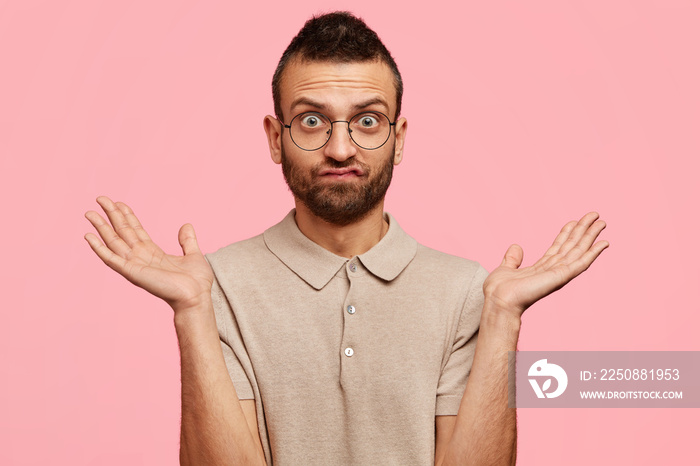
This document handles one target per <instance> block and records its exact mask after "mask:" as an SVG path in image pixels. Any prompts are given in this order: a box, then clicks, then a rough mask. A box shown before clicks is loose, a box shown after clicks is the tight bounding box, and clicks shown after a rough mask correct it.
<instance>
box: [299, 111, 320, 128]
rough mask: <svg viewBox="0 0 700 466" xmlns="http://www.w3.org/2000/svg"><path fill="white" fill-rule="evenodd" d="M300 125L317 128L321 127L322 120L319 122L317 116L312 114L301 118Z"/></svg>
mask: <svg viewBox="0 0 700 466" xmlns="http://www.w3.org/2000/svg"><path fill="white" fill-rule="evenodd" d="M301 124H302V125H303V126H305V127H306V128H318V127H319V126H322V125H323V120H321V117H320V116H319V115H317V114H315V113H312V114H308V115H304V116H302V117H301Z"/></svg>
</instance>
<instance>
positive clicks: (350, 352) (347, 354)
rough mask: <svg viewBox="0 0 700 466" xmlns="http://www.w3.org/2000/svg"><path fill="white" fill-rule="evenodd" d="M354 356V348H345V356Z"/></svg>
mask: <svg viewBox="0 0 700 466" xmlns="http://www.w3.org/2000/svg"><path fill="white" fill-rule="evenodd" d="M353 354H355V352H354V351H353V350H352V348H345V356H347V357H350V356H352V355H353Z"/></svg>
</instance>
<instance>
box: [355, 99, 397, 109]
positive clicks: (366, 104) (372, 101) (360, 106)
mask: <svg viewBox="0 0 700 466" xmlns="http://www.w3.org/2000/svg"><path fill="white" fill-rule="evenodd" d="M372 105H381V106H382V107H384V109H386V110H389V105H388V104H387V103H386V101H385V100H384V99H382V98H381V97H375V98H373V99H369V100H365V101H364V102H361V103H358V104H355V105H354V106H353V109H354V110H355V111H360V110H363V109H365V108H367V107H370V106H372Z"/></svg>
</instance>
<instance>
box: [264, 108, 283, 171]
mask: <svg viewBox="0 0 700 466" xmlns="http://www.w3.org/2000/svg"><path fill="white" fill-rule="evenodd" d="M263 128H265V134H267V144H268V146H269V147H270V157H271V158H272V161H273V162H275V163H276V164H280V163H282V131H283V127H282V123H281V122H280V121H279V120H278V119H277V118H275V117H273V116H271V115H267V116H266V117H265V119H264V120H263Z"/></svg>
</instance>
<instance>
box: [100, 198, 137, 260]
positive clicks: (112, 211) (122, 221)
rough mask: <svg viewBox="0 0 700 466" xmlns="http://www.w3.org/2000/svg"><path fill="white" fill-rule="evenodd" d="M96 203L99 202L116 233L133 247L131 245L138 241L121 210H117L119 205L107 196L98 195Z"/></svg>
mask: <svg viewBox="0 0 700 466" xmlns="http://www.w3.org/2000/svg"><path fill="white" fill-rule="evenodd" d="M97 203H98V204H100V206H101V207H102V209H103V210H104V211H105V213H106V214H107V217H109V221H110V222H111V223H112V226H113V228H114V231H115V232H116V233H117V235H119V237H120V238H121V239H123V240H124V242H125V243H126V244H127V245H129V247H133V245H134V244H136V243H137V242H138V241H139V238H138V236H136V233H135V232H134V229H133V228H131V226H130V225H129V222H127V221H126V217H124V214H123V213H122V211H121V210H119V207H117V205H116V204H115V203H114V202H112V200H111V199H110V198H108V197H107V196H100V197H98V198H97Z"/></svg>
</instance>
